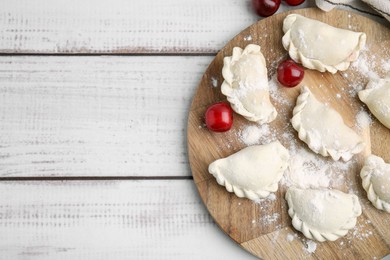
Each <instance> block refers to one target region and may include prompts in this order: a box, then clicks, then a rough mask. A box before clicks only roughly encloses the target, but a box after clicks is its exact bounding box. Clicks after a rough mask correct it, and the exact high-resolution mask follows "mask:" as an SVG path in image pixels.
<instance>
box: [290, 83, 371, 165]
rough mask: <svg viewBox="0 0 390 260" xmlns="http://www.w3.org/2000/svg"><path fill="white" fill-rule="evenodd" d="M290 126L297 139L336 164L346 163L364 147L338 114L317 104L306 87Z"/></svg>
mask: <svg viewBox="0 0 390 260" xmlns="http://www.w3.org/2000/svg"><path fill="white" fill-rule="evenodd" d="M291 123H292V126H293V127H294V129H295V130H297V131H298V136H299V139H301V140H302V141H303V142H305V143H306V144H307V145H308V146H309V148H310V149H311V150H312V151H313V152H315V153H319V154H321V155H322V156H331V157H332V159H333V160H335V161H337V160H339V159H340V158H341V159H343V160H344V161H348V160H350V159H351V158H352V156H353V155H354V154H357V153H360V152H361V151H362V150H363V148H364V143H363V141H362V139H361V138H360V136H359V135H357V134H356V133H355V132H354V131H353V130H352V129H351V128H349V127H348V126H346V125H345V124H344V121H343V118H342V117H341V116H340V114H339V113H338V112H337V111H336V110H334V109H333V108H331V107H329V106H328V105H326V104H323V103H321V102H319V101H318V100H317V99H316V98H315V96H314V95H313V94H312V93H311V92H310V90H309V88H307V87H305V86H304V87H302V88H301V94H300V95H299V96H298V98H297V103H296V105H295V107H294V110H293V118H292V119H291Z"/></svg>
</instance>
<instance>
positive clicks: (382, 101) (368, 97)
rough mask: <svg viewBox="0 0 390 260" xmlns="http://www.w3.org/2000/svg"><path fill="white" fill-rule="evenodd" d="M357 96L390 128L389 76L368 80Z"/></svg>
mask: <svg viewBox="0 0 390 260" xmlns="http://www.w3.org/2000/svg"><path fill="white" fill-rule="evenodd" d="M359 98H360V100H361V101H363V102H364V103H366V105H367V106H368V108H369V109H370V111H371V113H373V114H374V116H375V117H376V118H377V119H378V120H379V121H380V122H381V123H382V124H383V125H384V126H386V127H387V128H390V76H388V77H387V78H384V79H373V80H370V81H369V82H368V84H367V87H366V89H365V90H361V91H359Z"/></svg>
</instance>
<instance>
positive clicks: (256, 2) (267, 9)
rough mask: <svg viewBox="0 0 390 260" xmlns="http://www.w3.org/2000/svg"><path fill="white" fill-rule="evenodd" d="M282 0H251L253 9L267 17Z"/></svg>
mask: <svg viewBox="0 0 390 260" xmlns="http://www.w3.org/2000/svg"><path fill="white" fill-rule="evenodd" d="M281 1H282V0H252V6H253V9H255V11H256V13H257V14H258V15H260V16H263V17H267V16H271V15H273V14H274V13H275V12H276V11H277V10H278V9H279V6H280V2H281Z"/></svg>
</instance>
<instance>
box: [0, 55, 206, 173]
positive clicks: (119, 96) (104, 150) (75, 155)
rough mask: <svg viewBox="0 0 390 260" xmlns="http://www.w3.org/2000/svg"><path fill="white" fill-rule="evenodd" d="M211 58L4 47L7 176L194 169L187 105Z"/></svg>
mask: <svg viewBox="0 0 390 260" xmlns="http://www.w3.org/2000/svg"><path fill="white" fill-rule="evenodd" d="M211 59H212V58H211V57H161V56H160V57H149V56H146V57H132V56H127V57H115V56H112V57H108V56H106V57H75V56H72V57H48V56H41V57H40V56H27V57H26V56H2V57H0V120H1V124H0V176H1V177H20V176H25V177H26V176H27V177H33V176H35V177H36V176H46V177H48V176H56V177H61V176H190V175H191V173H190V171H189V168H188V161H187V151H186V138H185V132H186V121H187V111H188V109H189V106H190V102H191V96H192V95H193V92H194V89H195V88H196V82H199V80H200V78H201V75H202V73H203V72H204V70H205V69H206V67H207V64H208V63H210V61H211ZM210 84H211V83H210Z"/></svg>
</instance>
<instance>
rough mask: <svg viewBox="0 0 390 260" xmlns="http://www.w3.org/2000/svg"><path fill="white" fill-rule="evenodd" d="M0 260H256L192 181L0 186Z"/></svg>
mask: <svg viewBox="0 0 390 260" xmlns="http://www.w3.org/2000/svg"><path fill="white" fill-rule="evenodd" d="M0 200H1V202H0V237H1V239H0V258H1V259H40V260H41V259H59V260H60V259H118V260H120V259H143V260H147V259H153V260H154V259H161V260H164V259H169V260H171V259H205V260H206V259H254V257H253V256H251V255H250V254H249V253H247V252H246V251H245V250H243V249H241V248H239V246H238V245H236V244H235V243H234V242H233V241H232V240H230V238H229V237H228V236H227V235H225V234H223V232H222V231H221V230H219V228H218V227H217V226H216V225H215V224H214V223H213V221H212V219H211V217H210V216H209V214H208V213H207V211H206V209H205V208H204V206H203V204H202V202H201V201H200V198H199V196H198V194H197V192H196V190H195V185H194V184H193V182H192V181H190V180H186V181H185V180H178V181H112V182H101V181H82V182H79V181H70V182H0Z"/></svg>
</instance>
